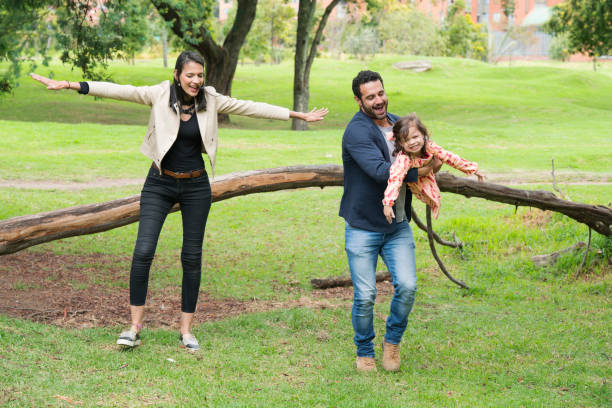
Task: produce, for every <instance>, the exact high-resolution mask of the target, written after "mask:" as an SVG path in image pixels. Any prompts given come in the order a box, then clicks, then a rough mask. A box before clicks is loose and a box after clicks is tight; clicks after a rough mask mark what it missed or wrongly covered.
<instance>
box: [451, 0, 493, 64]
mask: <svg viewBox="0 0 612 408" xmlns="http://www.w3.org/2000/svg"><path fill="white" fill-rule="evenodd" d="M464 11H465V1H464V0H456V1H455V2H454V3H453V4H451V5H450V7H449V8H448V12H447V14H446V18H447V20H446V27H445V32H446V35H447V39H448V53H449V55H451V56H455V55H457V56H462V57H469V58H475V59H486V56H487V33H486V30H485V29H484V27H483V26H482V25H481V24H475V23H474V22H472V19H471V17H470V16H468V15H466V14H464Z"/></svg>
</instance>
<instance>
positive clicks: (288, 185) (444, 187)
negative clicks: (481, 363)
mask: <svg viewBox="0 0 612 408" xmlns="http://www.w3.org/2000/svg"><path fill="white" fill-rule="evenodd" d="M437 180H438V185H439V186H440V190H441V191H445V192H451V193H455V194H461V195H464V196H466V197H481V198H485V199H487V200H492V201H498V202H502V203H507V204H512V205H516V206H519V205H521V206H530V207H537V208H540V209H542V210H550V211H557V212H560V213H563V214H565V215H567V216H568V217H571V218H573V219H575V220H576V221H579V222H581V223H584V224H586V225H588V226H590V227H591V228H593V229H594V230H595V231H597V232H599V233H600V234H603V235H606V236H609V235H612V229H611V227H610V225H611V224H612V209H611V208H609V207H604V206H599V205H588V204H580V203H574V202H570V201H565V200H561V199H559V198H557V197H556V196H555V195H554V194H552V193H550V192H547V191H529V190H518V189H513V188H508V187H504V186H501V185H498V184H492V183H479V182H477V181H475V180H470V179H467V178H459V177H455V176H453V175H451V174H448V173H441V174H438V175H437ZM342 183H343V171H342V166H337V165H313V166H291V167H279V168H274V169H265V170H257V171H249V172H241V173H231V174H227V175H225V176H221V177H218V178H216V179H215V180H214V181H213V182H212V183H211V186H212V193H213V201H221V200H225V199H228V198H232V197H236V196H240V195H247V194H253V193H262V192H267V191H278V190H287V189H295V188H303V187H321V188H322V187H326V186H341V185H342ZM139 199H140V196H138V195H136V196H132V197H127V198H122V199H118V200H114V201H109V202H106V203H100V204H89V205H82V206H77V207H71V208H65V209H61V210H57V211H50V212H46V213H41V214H34V215H26V216H21V217H14V218H9V219H7V220H3V221H0V255H4V254H10V253H13V252H17V251H19V250H22V249H24V248H28V247H30V246H33V245H38V244H42V243H44V242H49V241H53V240H56V239H61V238H67V237H72V236H76V235H85V234H92V233H96V232H102V231H107V230H109V229H113V228H117V227H121V226H123V225H127V224H130V223H132V222H136V221H138V217H139V211H140V204H139ZM176 210H178V207H177V206H175V207H174V208H173V209H172V211H176Z"/></svg>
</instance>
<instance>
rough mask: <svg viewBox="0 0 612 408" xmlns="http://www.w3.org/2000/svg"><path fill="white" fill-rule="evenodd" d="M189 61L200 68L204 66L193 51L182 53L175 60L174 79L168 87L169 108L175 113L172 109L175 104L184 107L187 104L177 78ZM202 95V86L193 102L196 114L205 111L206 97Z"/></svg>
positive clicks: (199, 57)
mask: <svg viewBox="0 0 612 408" xmlns="http://www.w3.org/2000/svg"><path fill="white" fill-rule="evenodd" d="M190 61H191V62H195V63H198V64H200V65H202V67H204V65H205V64H204V58H202V56H201V55H200V54H198V53H197V52H195V51H183V52H182V53H181V55H179V56H178V58H177V59H176V65H175V66H174V69H176V77H175V78H174V81H173V83H172V86H171V87H170V108H172V110H173V111H175V113H176V110H175V109H174V105H175V104H176V103H177V102H179V103H181V104H185V105H188V104H189V103H188V102H187V101H186V99H187V98H186V97H185V91H183V88H181V82H180V81H179V79H178V78H180V77H181V72H183V67H184V66H185V64H186V63H188V62H190ZM204 94H205V92H204V85H202V87H201V88H200V91H199V92H198V94H197V95H196V96H195V102H196V106H197V110H198V112H200V111H203V110H206V97H205V95H204Z"/></svg>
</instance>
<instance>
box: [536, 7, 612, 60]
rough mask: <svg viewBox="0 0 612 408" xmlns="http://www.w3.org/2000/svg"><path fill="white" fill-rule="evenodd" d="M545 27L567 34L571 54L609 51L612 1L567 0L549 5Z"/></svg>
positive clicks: (610, 47) (611, 35)
mask: <svg viewBox="0 0 612 408" xmlns="http://www.w3.org/2000/svg"><path fill="white" fill-rule="evenodd" d="M545 28H546V30H548V31H549V32H550V33H552V34H554V35H558V34H561V33H567V35H568V42H569V45H570V52H571V53H574V52H581V53H584V54H587V55H589V56H591V57H599V56H602V55H607V54H609V53H610V52H612V2H611V1H609V0H567V1H565V2H563V3H560V4H558V5H556V6H555V7H554V8H553V15H552V18H551V19H550V21H549V22H548V23H546V25H545Z"/></svg>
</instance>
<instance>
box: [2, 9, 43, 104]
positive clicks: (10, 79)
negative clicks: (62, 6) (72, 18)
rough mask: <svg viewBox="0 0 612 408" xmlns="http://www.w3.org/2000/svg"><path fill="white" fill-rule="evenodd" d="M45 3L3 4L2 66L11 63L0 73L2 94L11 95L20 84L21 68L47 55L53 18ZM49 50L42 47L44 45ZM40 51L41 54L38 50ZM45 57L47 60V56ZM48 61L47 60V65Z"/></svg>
mask: <svg viewBox="0 0 612 408" xmlns="http://www.w3.org/2000/svg"><path fill="white" fill-rule="evenodd" d="M46 3H47V2H46V1H44V0H4V1H2V2H0V62H3V61H8V62H9V64H8V67H7V69H6V70H5V71H4V72H0V94H2V93H7V92H11V90H12V89H13V88H14V87H15V85H16V84H17V78H18V77H19V75H20V72H21V65H22V64H23V62H25V61H30V62H32V63H33V64H34V62H33V59H32V58H31V57H32V56H33V55H34V54H35V53H36V52H37V51H40V52H41V53H43V54H44V55H46V51H47V45H46V44H48V39H49V34H50V33H49V30H48V29H47V23H46V19H47V18H48V17H49V14H50V11H49V10H48V8H47V7H45V5H46ZM43 43H44V44H45V47H42V46H41V45H42V44H43ZM37 48H38V50H37ZM44 55H43V56H44ZM46 63H47V59H46V58H44V59H43V64H46Z"/></svg>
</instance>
